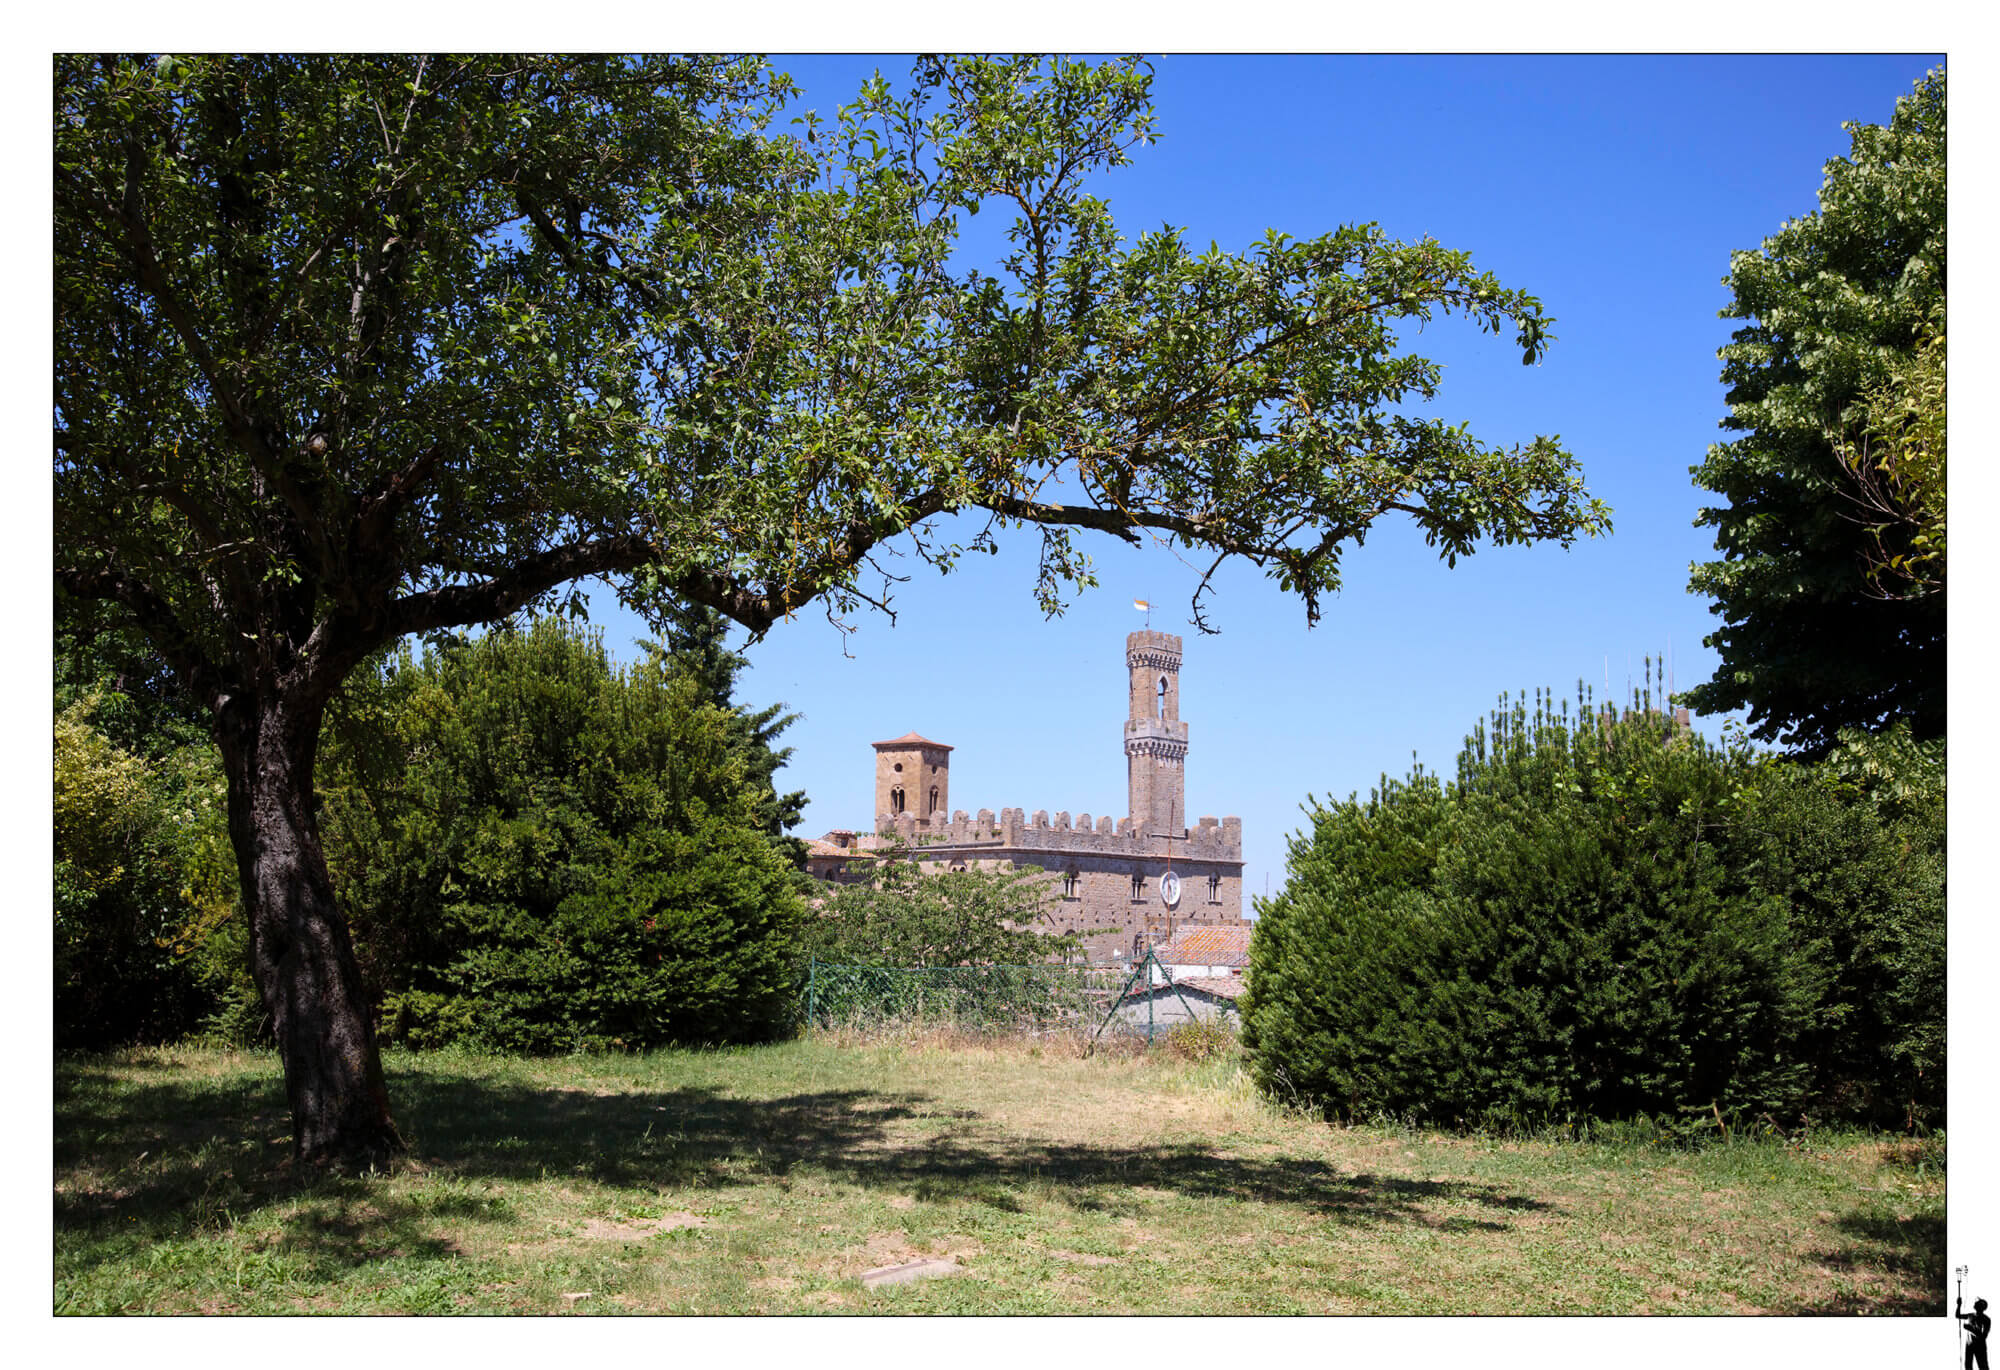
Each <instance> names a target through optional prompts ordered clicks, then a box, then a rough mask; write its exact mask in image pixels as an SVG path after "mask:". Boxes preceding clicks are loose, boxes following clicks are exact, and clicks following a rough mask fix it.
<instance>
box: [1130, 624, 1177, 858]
mask: <svg viewBox="0 0 2000 1370" xmlns="http://www.w3.org/2000/svg"><path fill="white" fill-rule="evenodd" d="M1125 666H1126V669H1127V670H1128V671H1129V672H1130V673H1131V684H1132V697H1131V708H1130V710H1129V712H1128V714H1127V717H1126V719H1125V777H1126V792H1127V796H1128V799H1127V803H1128V807H1129V810H1130V813H1131V816H1132V821H1133V822H1134V823H1135V824H1137V825H1138V826H1139V829H1140V831H1142V832H1144V833H1148V834H1152V833H1173V834H1175V835H1176V836H1179V835H1182V834H1184V833H1185V832H1186V831H1187V748H1188V743H1187V737H1188V729H1187V724H1185V723H1183V722H1181V721H1180V720H1181V640H1180V639H1179V638H1178V637H1176V636H1175V635H1174V634H1172V633H1158V632H1154V631H1152V630H1151V629H1145V630H1142V631H1140V632H1136V633H1133V634H1131V635H1130V636H1128V637H1127V638H1126V639H1125Z"/></svg>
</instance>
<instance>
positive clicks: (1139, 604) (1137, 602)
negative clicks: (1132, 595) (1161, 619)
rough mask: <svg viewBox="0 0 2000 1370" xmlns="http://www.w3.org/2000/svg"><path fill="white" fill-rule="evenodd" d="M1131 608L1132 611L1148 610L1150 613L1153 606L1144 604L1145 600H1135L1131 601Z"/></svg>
mask: <svg viewBox="0 0 2000 1370" xmlns="http://www.w3.org/2000/svg"><path fill="white" fill-rule="evenodd" d="M1132 607H1133V608H1134V609H1145V610H1148V611H1150V610H1151V609H1152V607H1153V606H1152V605H1150V604H1148V603H1147V602H1146V601H1145V600H1143V599H1135V600H1133V601H1132Z"/></svg>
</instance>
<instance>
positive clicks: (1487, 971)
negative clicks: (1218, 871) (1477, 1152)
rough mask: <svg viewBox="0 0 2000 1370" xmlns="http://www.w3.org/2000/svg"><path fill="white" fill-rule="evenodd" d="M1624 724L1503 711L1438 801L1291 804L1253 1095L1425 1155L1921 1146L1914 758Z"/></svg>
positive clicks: (1919, 815) (1928, 851) (1259, 1013)
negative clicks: (1594, 1127)
mask: <svg viewBox="0 0 2000 1370" xmlns="http://www.w3.org/2000/svg"><path fill="white" fill-rule="evenodd" d="M1634 702H1635V704H1636V705H1639V706H1640V707H1638V708H1635V709H1633V710H1629V711H1627V712H1626V713H1625V714H1624V715H1623V716H1621V717H1617V718H1615V719H1614V718H1610V717H1608V716H1605V715H1600V714H1598V713H1596V712H1595V710H1594V707H1593V706H1592V705H1591V703H1590V701H1589V696H1588V695H1587V693H1585V692H1583V691H1581V690H1579V694H1578V700H1577V705H1578V712H1577V715H1576V716H1575V717H1574V718H1572V717H1571V716H1570V713H1569V708H1568V704H1567V702H1566V701H1565V702H1564V703H1562V704H1561V705H1557V704H1556V703H1555V702H1554V701H1553V700H1552V699H1551V698H1550V697H1548V696H1537V698H1536V700H1535V702H1534V708H1533V710H1532V712H1531V711H1530V710H1529V709H1528V707H1527V705H1526V704H1525V703H1521V702H1517V703H1515V704H1513V705H1512V706H1511V708H1510V707H1508V706H1507V705H1506V704H1505V701H1503V707H1502V708H1501V710H1500V711H1498V712H1496V713H1495V714H1494V715H1493V717H1492V720H1491V723H1490V726H1486V727H1481V728H1480V729H1478V730H1476V731H1475V733H1474V734H1473V736H1472V737H1470V738H1468V739H1467V744H1466V748H1465V750H1464V752H1463V753H1462V754H1461V756H1460V758H1459V767H1458V776H1457V778H1456V780H1455V781H1453V782H1449V783H1446V782H1443V781H1441V780H1440V779H1439V778H1438V777H1436V776H1434V775H1431V774H1428V773H1425V772H1424V771H1423V770H1422V769H1421V768H1419V769H1417V770H1415V771H1413V772H1412V773H1411V774H1410V775H1409V776H1408V777H1407V778H1406V779H1404V780H1401V781H1391V780H1389V779H1387V778H1386V777H1385V778H1384V780H1383V782H1382V785H1381V786H1380V787H1379V788H1378V789H1377V790H1376V791H1375V792H1374V793H1373V794H1372V795H1371V796H1370V797H1369V798H1368V800H1366V801H1365V802H1363V801H1359V800H1356V799H1350V800H1348V801H1347V802H1345V803H1340V804H1320V803H1318V802H1317V801H1314V802H1313V803H1312V804H1311V806H1310V807H1309V809H1308V813H1309V815H1310V819H1311V825H1310V827H1309V829H1308V830H1307V831H1305V832H1303V833H1301V834H1299V835H1297V836H1296V837H1295V838H1294V839H1293V842H1292V849H1291V857H1290V879H1289V880H1288V882H1287V884H1286V886H1285V888H1284V890H1283V891H1282V892H1281V893H1280V894H1279V895H1278V896H1277V897H1276V898H1275V899H1272V900H1269V901H1266V902H1265V903H1263V904H1262V906H1261V907H1260V919H1259V922H1258V924H1257V928H1256V933H1255V936H1254V938H1253V942H1252V948H1251V968H1250V975H1249V986H1248V993H1247V995H1246V998H1245V1002H1244V1027H1245V1031H1244V1040H1245V1044H1246V1046H1247V1047H1248V1048H1249V1050H1250V1053H1251V1061H1252V1069H1253V1073H1254V1075H1255V1077H1256V1079H1257V1080H1258V1082H1259V1084H1260V1085H1261V1086H1262V1087H1263V1088H1264V1089H1266V1090H1267V1091H1270V1092H1273V1093H1276V1094H1279V1095H1283V1096H1286V1097H1292V1098H1297V1099H1301V1100H1305V1101H1309V1102H1311V1103H1312V1104H1314V1105H1316V1106H1318V1107H1320V1108H1323V1109H1325V1110H1326V1111H1328V1112H1329V1113H1332V1114H1335V1115H1338V1116H1343V1117H1350V1118H1352V1117H1357V1116H1359V1117H1365V1116H1369V1115H1373V1114H1378V1113H1379V1114H1391V1115H1396V1116H1403V1117H1409V1118H1413V1119H1417V1120H1421V1121H1424V1122H1428V1123H1435V1124H1443V1125H1453V1126H1483V1127H1502V1128H1511V1127H1538V1126H1543V1125H1547V1124H1550V1123H1560V1122H1565V1121H1572V1120H1578V1119H1600V1120H1612V1119H1629V1118H1634V1117H1637V1116H1640V1115H1646V1116H1650V1117H1654V1118H1667V1119H1670V1120H1671V1119H1680V1120H1686V1119H1689V1118H1690V1117H1692V1116H1697V1115H1709V1116H1710V1118H1711V1122H1710V1125H1711V1126H1712V1125H1713V1121H1712V1120H1713V1119H1715V1118H1735V1119H1745V1118H1759V1117H1761V1118H1763V1119H1766V1120H1768V1121H1770V1122H1772V1123H1776V1124H1781V1125H1786V1126H1790V1125H1795V1124H1798V1123H1801V1122H1804V1121H1807V1120H1824V1119H1832V1118H1839V1119H1842V1120H1854V1121H1867V1122H1873V1123H1880V1124H1893V1125H1907V1124H1910V1123H1913V1122H1925V1123H1939V1122H1941V1121H1942V1118H1943V1108H1944V1097H1943V1079H1942V1065H1943V1059H1942V1048H1943V1014H1944V999H1943V994H1942V989H1943V964H1944V960H1943V955H1944V947H1943V911H1944V864H1943V853H1944V812H1943V808H1944V806H1943V792H1944V784H1943V770H1942V758H1941V755H1937V756H1935V757H1931V756H1926V757H1919V758H1916V759H1915V765H1916V769H1915V771H1914V772H1913V770H1912V768H1911V764H1910V763H1911V758H1910V757H1907V756H1906V757H1904V758H1902V760H1901V761H1898V760H1896V759H1895V758H1887V759H1886V761H1885V759H1884V758H1883V757H1882V756H1879V755H1877V756H1876V757H1875V760H1876V763H1877V767H1878V770H1883V771H1885V772H1886V773H1885V774H1884V775H1878V776H1876V777H1874V778H1873V779H1870V778H1868V777H1867V776H1866V775H1865V770H1866V766H1865V765H1861V766H1855V765H1849V766H1847V767H1845V768H1836V767H1833V766H1827V767H1820V768H1810V767H1804V766H1799V765H1793V764H1787V763H1784V762H1781V761H1778V760H1775V759H1773V758H1771V757H1769V756H1765V755H1759V754H1757V753H1755V752H1753V751H1752V750H1750V749H1749V748H1748V747H1747V746H1746V745H1744V744H1743V743H1742V742H1741V741H1740V740H1739V741H1737V742H1733V743H1731V744H1729V745H1725V746H1722V747H1715V746H1711V745H1709V744H1708V743H1706V742H1704V741H1703V740H1702V739H1701V738H1700V737H1699V736H1697V735H1694V734H1691V733H1687V732H1685V731H1678V730H1675V729H1674V728H1672V727H1671V726H1670V725H1669V724H1668V722H1667V720H1666V718H1665V716H1664V715H1662V714H1660V713H1659V712H1657V711H1653V710H1650V709H1648V708H1646V707H1645V704H1646V702H1647V701H1645V700H1644V699H1643V698H1642V699H1638V700H1635V701H1634ZM1849 741H1850V745H1851V747H1853V748H1855V749H1859V750H1861V751H1867V752H1870V753H1871V755H1873V754H1874V753H1876V752H1879V751H1880V749H1879V748H1874V747H1873V744H1871V743H1870V742H1869V741H1868V740H1867V739H1862V738H1858V737H1852V738H1850V739H1849ZM1899 796H1900V797H1899Z"/></svg>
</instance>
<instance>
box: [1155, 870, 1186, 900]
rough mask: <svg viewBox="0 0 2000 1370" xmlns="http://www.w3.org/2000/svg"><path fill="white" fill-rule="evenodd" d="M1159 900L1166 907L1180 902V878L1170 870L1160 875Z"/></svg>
mask: <svg viewBox="0 0 2000 1370" xmlns="http://www.w3.org/2000/svg"><path fill="white" fill-rule="evenodd" d="M1160 902H1161V903H1163V904H1165V905H1166V906H1167V907H1168V908H1172V907H1173V906H1174V905H1176V904H1178V903H1180V902H1181V878H1180V877H1179V876H1178V875H1175V874H1174V873H1173V872H1172V871H1168V872H1167V873H1166V874H1165V875H1163V876H1161V877H1160Z"/></svg>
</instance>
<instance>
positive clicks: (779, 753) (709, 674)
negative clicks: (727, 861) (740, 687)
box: [640, 604, 806, 871]
mask: <svg viewBox="0 0 2000 1370" xmlns="http://www.w3.org/2000/svg"><path fill="white" fill-rule="evenodd" d="M665 619H666V640H665V641H664V642H642V643H641V644H640V646H641V647H643V648H644V649H645V650H646V653H647V655H648V656H650V657H651V658H652V659H653V660H654V661H655V662H656V663H660V664H662V665H664V664H665V663H668V662H671V663H672V666H673V669H675V670H679V671H683V672H686V673H688V674H689V675H691V676H692V677H693V678H694V679H695V680H696V681H697V682H698V683H699V686H700V689H701V692H702V694H703V696H704V697H705V698H706V699H707V700H708V701H709V703H710V704H712V705H714V706H715V707H716V708H718V709H721V710H724V711H725V712H726V713H727V714H728V716H729V720H730V722H729V728H730V735H731V737H732V739H733V740H734V742H735V744H736V753H737V755H738V756H739V757H740V758H741V759H742V760H743V763H744V765H745V767H746V770H745V779H746V780H747V782H748V783H749V785H750V787H751V789H752V790H753V791H755V792H756V793H757V794H758V796H759V798H758V814H757V820H756V823H757V827H758V829H759V830H760V831H762V832H763V833H764V834H765V835H766V836H767V837H769V838H770V839H771V842H772V845H773V846H775V847H776V848H777V849H778V852H779V854H780V855H782V856H783V857H784V859H785V860H786V862H788V863H789V864H790V865H792V866H793V867H795V868H796V869H798V870H800V871H803V870H804V869H805V864H806V844H805V843H804V842H803V841H801V840H800V839H798V838H796V837H787V836H786V835H785V834H786V833H788V832H790V831H791V830H792V829H793V828H795V827H797V826H798V825H799V820H800V819H801V818H803V817H804V816H805V809H806V792H805V791H804V790H792V791H790V792H788V793H786V794H779V793H778V788H777V785H778V781H777V776H778V771H779V769H780V768H781V767H783V766H784V764H785V762H786V761H788V760H789V759H790V758H791V755H792V749H791V748H790V747H776V746H773V745H772V744H773V743H774V742H776V741H777V739H778V737H779V735H780V734H782V733H783V732H784V731H785V729H787V728H789V727H791V726H792V724H794V723H796V722H798V720H799V716H798V715H797V714H793V713H786V712H785V706H784V705H783V704H767V705H765V706H764V707H763V708H761V709H757V710H754V711H753V710H751V709H749V708H748V707H746V706H744V705H740V704H738V703H736V701H735V695H736V677H737V676H739V675H741V674H742V673H743V668H744V667H745V666H747V665H748V664H749V663H748V662H746V661H745V660H744V659H743V657H742V656H741V654H739V653H737V652H733V651H731V650H730V649H729V642H728V637H729V620H728V619H726V618H724V617H723V616H722V614H720V613H719V612H717V611H716V610H714V609H711V608H709V607H708V606H707V605H706V604H689V605H684V606H669V607H668V609H667V611H666V614H665Z"/></svg>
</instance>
